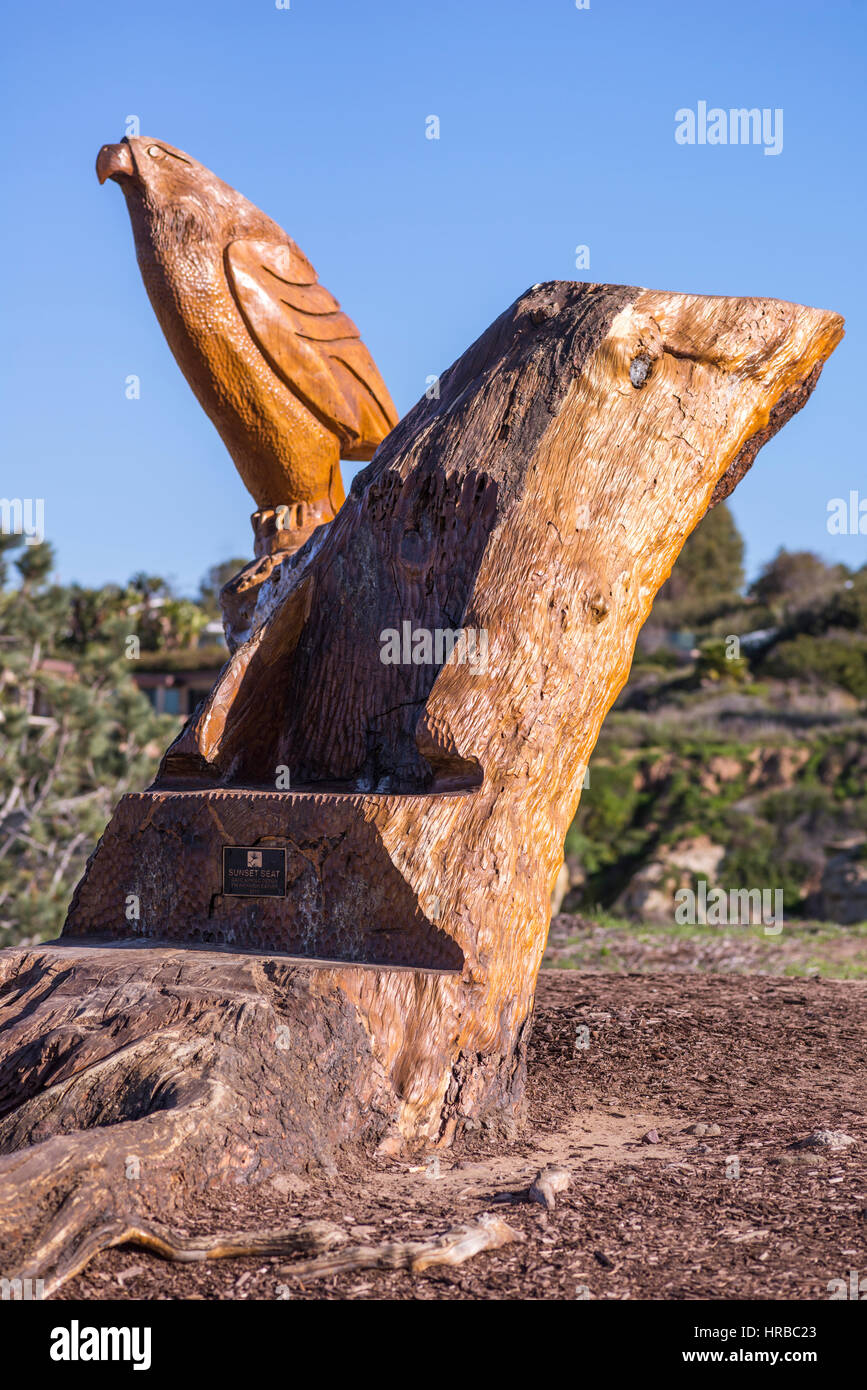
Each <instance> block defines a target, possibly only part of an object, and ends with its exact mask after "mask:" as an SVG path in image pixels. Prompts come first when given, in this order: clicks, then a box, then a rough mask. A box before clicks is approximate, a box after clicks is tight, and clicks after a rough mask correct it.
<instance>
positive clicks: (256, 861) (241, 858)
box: [223, 845, 286, 898]
mask: <svg viewBox="0 0 867 1390" xmlns="http://www.w3.org/2000/svg"><path fill="white" fill-rule="evenodd" d="M223 893H224V894H225V895H226V896H228V897H233V898H285V896H286V851H285V849H266V848H260V847H256V846H255V845H251V846H247V845H224V846H223Z"/></svg>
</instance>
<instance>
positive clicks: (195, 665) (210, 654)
mask: <svg viewBox="0 0 867 1390" xmlns="http://www.w3.org/2000/svg"><path fill="white" fill-rule="evenodd" d="M200 642H201V645H199V646H198V647H192V648H185V649H183V650H180V651H162V652H142V653H141V656H140V657H139V659H138V661H136V663H135V668H134V670H133V679H134V680H135V683H136V685H137V686H138V688H139V690H141V691H142V693H143V694H145V695H146V696H147V698H148V699H149V700H150V702H151V704H152V705H153V707H154V709H155V710H156V712H157V714H173V715H177V716H178V718H179V719H187V718H188V717H189V716H190V715H191V714H192V712H193V710H194V709H195V708H196V705H198V704H199V703H200V701H202V700H204V699H205V697H206V696H207V695H209V694H210V693H211V689H212V687H213V685H214V682H215V681H216V679H217V677H218V675H219V674H220V671H221V670H222V669H223V666H224V665H225V663H226V661H227V660H228V658H229V653H228V651H227V650H226V644H225V642H224V640H223V624H222V623H220V622H212V623H208V625H207V627H206V628H205V629H204V630H203V632H202V634H201V639H200Z"/></svg>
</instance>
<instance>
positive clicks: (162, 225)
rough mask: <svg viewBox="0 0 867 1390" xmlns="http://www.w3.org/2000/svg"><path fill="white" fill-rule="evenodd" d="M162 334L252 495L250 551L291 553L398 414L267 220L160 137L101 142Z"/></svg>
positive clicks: (341, 317)
mask: <svg viewBox="0 0 867 1390" xmlns="http://www.w3.org/2000/svg"><path fill="white" fill-rule="evenodd" d="M96 172H97V176H98V178H99V181H100V183H104V182H105V180H106V179H113V180H114V181H115V182H116V183H118V184H119V185H120V187H121V188H122V189H123V193H124V197H125V198H126V203H127V207H128V209H129V215H130V221H131V222H132V229H133V236H134V238H135V247H136V255H137V257H138V263H139V268H140V270H141V273H142V278H143V280H144V283H145V288H146V289H147V292H148V296H149V298H150V301H151V304H152V305H153V308H154V312H155V313H156V316H157V319H158V320H159V324H160V327H161V328H162V330H163V333H164V334H165V336H166V339H167V340H168V344H169V346H170V348H171V350H172V352H173V353H174V356H175V359H176V361H177V363H178V365H179V367H180V368H181V371H182V372H183V373H184V376H185V377H186V379H187V381H188V382H189V384H190V386H191V387H192V389H193V391H194V392H195V395H196V398H197V400H198V401H199V404H200V405H201V406H202V408H203V409H204V410H205V412H206V413H207V415H208V417H209V419H210V420H211V421H212V422H213V424H214V425H215V426H216V428H217V430H218V431H219V434H220V437H221V438H222V440H223V443H224V444H225V445H226V448H227V449H228V451H229V453H230V454H231V456H232V458H233V460H234V462H235V466H236V467H237V469H238V472H239V473H240V475H241V477H242V479H243V481H244V483H245V485H246V487H247V488H248V489H249V491H250V493H251V494H252V496H253V497H254V498H255V501H256V505H257V508H258V511H257V512H256V513H254V516H253V529H254V532H255V535H256V554H257V555H259V556H266V555H268V554H270V553H272V552H277V551H280V552H287V551H288V552H291V551H293V550H296V549H298V547H299V546H300V545H301V544H302V543H303V541H304V540H306V538H307V536H308V535H310V533H311V532H312V531H313V530H314V529H315V527H317V526H319V525H321V524H322V523H323V522H326V521H330V520H331V518H332V517H333V516H334V514H335V512H336V511H337V509H338V508H339V507H340V505H341V503H342V502H343V500H344V496H345V494H344V491H343V483H342V480H341V476H340V459H341V458H345V459H349V460H359V459H362V460H363V459H370V458H372V457H373V454H374V452H375V450H376V448H377V446H378V444H379V443H380V441H381V440H382V439H384V438H385V436H386V435H387V434H388V432H389V431H390V430H391V429H392V427H393V426H394V425H395V424H396V423H397V418H398V417H397V411H396V410H395V407H394V403H393V401H392V399H391V396H390V395H389V393H388V390H387V389H386V386H385V383H384V382H383V380H382V377H381V376H380V374H379V372H378V370H377V368H376V364H375V363H374V361H373V358H372V357H371V355H370V353H369V352H368V350H367V348H366V347H365V346H364V343H363V342H362V341H361V337H360V335H359V332H358V329H357V328H356V326H355V324H354V323H353V322H352V320H351V319H350V318H348V317H347V315H346V314H344V313H343V312H342V311H341V308H340V305H339V304H338V302H337V300H336V299H335V298H334V296H333V295H332V294H330V293H329V291H328V290H326V289H325V287H324V286H323V285H320V283H319V280H318V278H317V275H316V271H315V270H314V269H313V266H312V265H311V264H310V262H309V260H308V259H307V257H306V256H305V255H304V253H303V251H301V250H300V249H299V247H298V246H296V244H295V242H294V241H293V240H292V238H291V237H290V236H287V234H286V232H284V231H283V229H282V228H281V227H278V226H277V223H276V222H272V220H271V218H270V217H267V216H266V215H265V213H263V212H260V210H259V209H258V208H257V207H254V205H253V204H252V203H250V202H248V200H247V199H246V198H244V197H243V196H242V195H241V194H240V193H238V192H236V191H235V189H234V188H230V187H229V185H228V184H226V183H223V181H222V179H219V178H217V176H216V174H213V173H212V172H211V170H210V169H206V168H205V166H204V165H203V164H199V163H198V162H197V161H196V160H195V159H192V158H191V157H190V156H189V155H188V154H184V153H183V151H181V150H177V149H175V148H174V147H173V146H172V145H168V144H166V143H165V141H163V140H153V139H148V138H145V137H144V136H136V137H127V138H126V139H124V140H122V141H121V142H120V143H119V144H116V145H103V147H102V149H101V150H100V151H99V154H98V156H97V160H96Z"/></svg>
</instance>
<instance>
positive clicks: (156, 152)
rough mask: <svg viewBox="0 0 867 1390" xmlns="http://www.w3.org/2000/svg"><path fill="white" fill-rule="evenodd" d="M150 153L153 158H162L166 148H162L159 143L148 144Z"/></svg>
mask: <svg viewBox="0 0 867 1390" xmlns="http://www.w3.org/2000/svg"><path fill="white" fill-rule="evenodd" d="M148 154H149V155H150V157H151V159H162V158H163V156H164V155H165V150H161V149H160V147H159V145H148Z"/></svg>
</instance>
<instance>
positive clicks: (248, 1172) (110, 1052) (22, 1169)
mask: <svg viewBox="0 0 867 1390" xmlns="http://www.w3.org/2000/svg"><path fill="white" fill-rule="evenodd" d="M326 1080H327V1084H326ZM387 1098H388V1087H387V1085H386V1078H384V1077H383V1074H382V1068H381V1067H380V1066H379V1064H378V1063H377V1061H376V1059H375V1058H374V1057H373V1055H372V1052H371V1049H370V1045H369V1042H368V1039H367V1036H366V1034H365V1032H364V1029H363V1028H362V1027H361V1025H360V1023H359V1020H358V1016H357V1013H356V1011H355V1009H354V1007H353V1006H352V1004H351V1003H350V1002H349V1000H348V999H347V998H346V996H345V994H344V993H342V992H341V991H340V990H339V989H337V988H336V987H335V985H334V983H333V980H332V979H331V978H330V972H327V971H320V972H313V971H311V970H309V969H304V968H301V967H292V966H291V965H289V964H286V965H283V964H281V963H279V962H274V961H270V960H267V959H264V958H261V957H240V956H231V955H219V954H214V953H210V952H196V951H177V950H173V949H161V948H155V947H151V948H147V949H133V950H125V949H123V948H115V949H88V948H81V947H75V948H58V947H51V946H49V947H43V948H39V949H38V950H33V951H8V952H3V953H0V1274H2V1275H3V1276H4V1277H9V1278H14V1277H20V1278H34V1279H42V1280H43V1281H44V1284H45V1290H46V1292H52V1291H54V1290H56V1289H57V1288H59V1287H60V1286H61V1285H62V1284H63V1283H64V1282H65V1281H66V1280H68V1279H69V1278H71V1277H72V1276H73V1275H74V1274H76V1273H77V1272H78V1271H79V1270H81V1269H82V1268H83V1267H84V1265H85V1264H86V1263H87V1262H88V1260H90V1259H91V1258H92V1257H93V1255H95V1254H96V1253H97V1252H98V1251H99V1250H103V1249H105V1248H107V1247H108V1246H112V1245H118V1244H122V1243H124V1242H126V1241H136V1242H138V1243H140V1244H144V1245H146V1246H148V1247H149V1248H151V1249H154V1250H157V1251H159V1253H161V1254H163V1255H165V1256H167V1257H168V1258H171V1259H180V1260H198V1259H210V1258H218V1257H220V1256H221V1255H231V1254H245V1253H250V1254H272V1255H282V1254H290V1253H295V1252H298V1251H304V1250H306V1251H308V1252H310V1251H312V1250H315V1251H321V1250H323V1249H327V1248H328V1247H329V1244H330V1243H333V1239H332V1237H329V1238H328V1239H327V1240H325V1243H324V1244H323V1243H322V1242H321V1241H320V1242H319V1243H317V1239H318V1237H317V1228H316V1227H310V1226H306V1227H302V1226H299V1227H298V1228H296V1229H294V1230H288V1231H286V1230H284V1231H276V1232H266V1233H253V1234H252V1235H243V1236H236V1235H229V1236H222V1235H218V1236H214V1237H211V1238H208V1239H202V1238H198V1237H196V1238H187V1237H185V1236H182V1235H178V1234H177V1230H176V1228H182V1227H183V1226H184V1225H185V1224H186V1212H187V1211H188V1210H189V1208H190V1206H191V1205H192V1202H193V1200H194V1199H196V1198H201V1196H202V1194H204V1193H207V1192H208V1191H213V1190H214V1189H215V1188H217V1187H218V1186H220V1185H221V1184H226V1183H229V1184H233V1185H236V1184H239V1183H240V1184H247V1183H258V1182H261V1181H263V1180H265V1179H267V1178H269V1177H272V1176H274V1175H276V1174H277V1173H286V1172H296V1173H301V1172H305V1171H309V1170H311V1169H315V1168H319V1169H324V1170H325V1171H326V1172H332V1171H334V1170H335V1168H336V1167H337V1165H338V1163H339V1162H340V1163H347V1162H351V1161H352V1159H353V1154H354V1157H355V1159H356V1160H357V1159H359V1158H360V1157H361V1156H362V1155H363V1153H364V1152H365V1151H368V1152H369V1151H370V1149H371V1148H372V1147H373V1146H374V1144H375V1143H376V1142H378V1141H379V1140H380V1139H381V1138H382V1137H383V1135H384V1134H385V1133H387V1132H388V1130H389V1128H390V1126H391V1125H392V1122H393V1114H391V1113H389V1111H388V1109H387ZM393 1104H394V1102H393V1099H392V1106H393ZM319 1234H320V1235H321V1234H322V1232H321V1231H320V1232H319Z"/></svg>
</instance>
